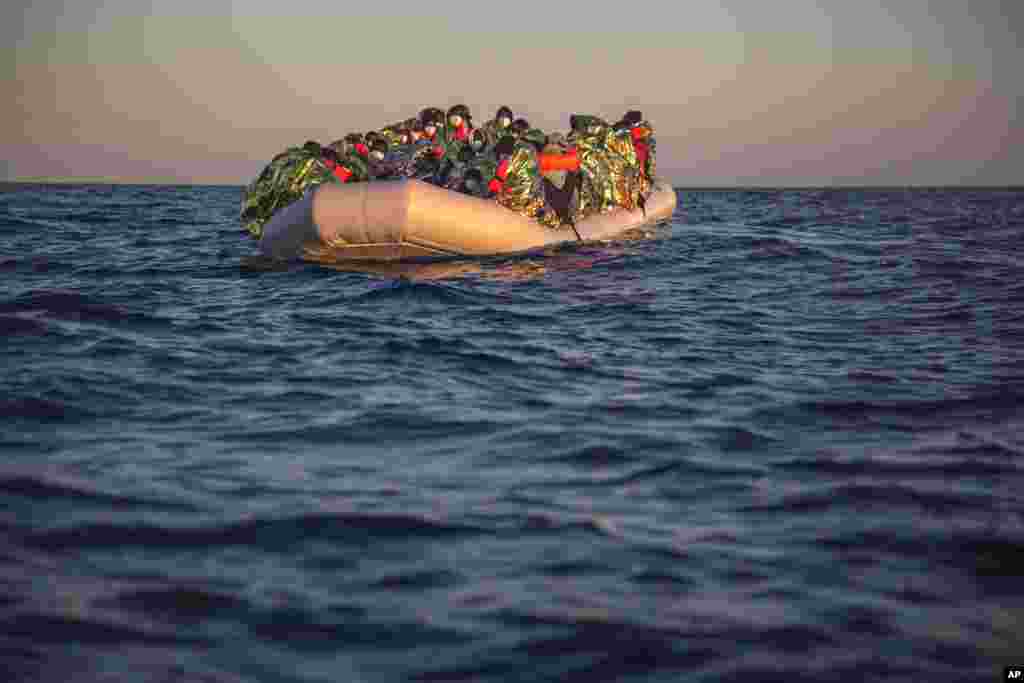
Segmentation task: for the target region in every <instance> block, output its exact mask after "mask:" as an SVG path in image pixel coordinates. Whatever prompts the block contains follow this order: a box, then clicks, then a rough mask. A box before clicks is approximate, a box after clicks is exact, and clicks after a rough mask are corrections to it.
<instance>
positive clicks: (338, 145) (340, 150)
mask: <svg viewBox="0 0 1024 683" xmlns="http://www.w3.org/2000/svg"><path fill="white" fill-rule="evenodd" d="M327 146H328V147H330V148H331V149H333V150H334V152H335V153H336V154H344V153H345V150H346V149H348V143H346V142H345V138H341V139H338V140H335V141H334V142H332V143H331V144H329V145H327Z"/></svg>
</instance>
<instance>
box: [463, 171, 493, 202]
mask: <svg viewBox="0 0 1024 683" xmlns="http://www.w3.org/2000/svg"><path fill="white" fill-rule="evenodd" d="M459 192H462V193H463V194H468V195H470V196H472V197H480V198H485V197H487V194H488V193H487V185H486V183H484V174H483V172H482V171H481V170H480V169H479V168H470V169H469V170H467V171H466V174H465V175H464V176H463V177H462V187H461V188H459Z"/></svg>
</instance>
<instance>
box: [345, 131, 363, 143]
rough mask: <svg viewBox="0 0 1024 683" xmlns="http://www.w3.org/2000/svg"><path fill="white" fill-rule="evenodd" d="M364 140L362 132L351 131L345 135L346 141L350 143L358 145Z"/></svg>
mask: <svg viewBox="0 0 1024 683" xmlns="http://www.w3.org/2000/svg"><path fill="white" fill-rule="evenodd" d="M362 141H363V135H362V133H349V134H348V135H346V136H345V142H347V143H348V144H350V145H358V144H360V143H361V142H362Z"/></svg>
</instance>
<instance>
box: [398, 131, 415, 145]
mask: <svg viewBox="0 0 1024 683" xmlns="http://www.w3.org/2000/svg"><path fill="white" fill-rule="evenodd" d="M395 137H396V138H397V139H398V144H400V145H408V144H409V143H410V142H412V136H411V132H410V131H409V129H408V128H400V129H398V131H397V133H396V136H395Z"/></svg>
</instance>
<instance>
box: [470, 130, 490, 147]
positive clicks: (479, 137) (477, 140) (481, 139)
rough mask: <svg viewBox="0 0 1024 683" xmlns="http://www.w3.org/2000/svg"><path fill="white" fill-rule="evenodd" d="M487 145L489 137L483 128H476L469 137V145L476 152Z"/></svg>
mask: <svg viewBox="0 0 1024 683" xmlns="http://www.w3.org/2000/svg"><path fill="white" fill-rule="evenodd" d="M486 145H487V137H486V136H485V135H484V132H483V131H482V130H479V129H477V130H474V131H473V134H472V135H471V136H470V137H469V147H470V149H472V150H473V151H474V152H479V151H480V150H482V149H483V148H484V146H486Z"/></svg>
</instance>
